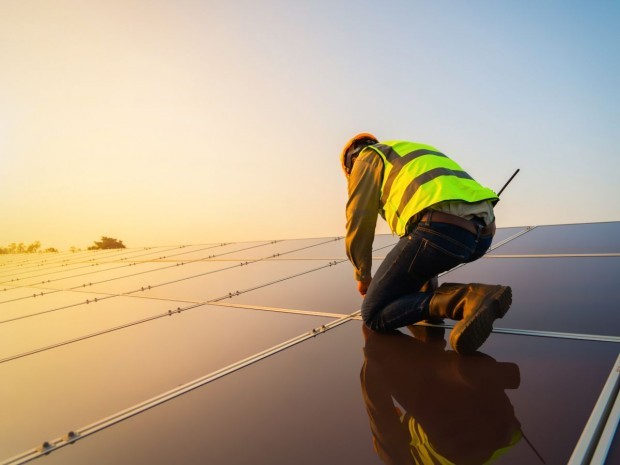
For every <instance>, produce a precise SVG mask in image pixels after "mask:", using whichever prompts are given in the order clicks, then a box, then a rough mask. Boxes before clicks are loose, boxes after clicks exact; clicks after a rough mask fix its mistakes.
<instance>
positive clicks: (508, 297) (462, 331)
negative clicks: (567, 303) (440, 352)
mask: <svg viewBox="0 0 620 465" xmlns="http://www.w3.org/2000/svg"><path fill="white" fill-rule="evenodd" d="M341 164H342V168H343V170H344V173H345V176H346V177H347V182H348V194H349V198H348V202H347V206H346V217H347V224H346V230H347V231H346V240H345V243H346V251H347V256H348V257H349V260H350V261H351V263H352V264H353V267H354V273H355V279H356V281H357V288H358V291H359V293H360V294H361V295H362V296H364V301H363V304H362V312H361V313H362V318H363V320H364V324H365V325H366V326H367V327H368V328H370V329H372V330H375V331H390V330H394V329H397V328H400V327H403V326H407V325H410V324H413V323H416V322H419V321H422V320H430V321H441V320H442V319H444V318H448V319H452V320H458V322H457V323H456V324H455V326H454V328H453V330H452V332H451V335H450V344H451V346H452V348H453V349H454V350H455V351H456V352H458V353H461V354H469V353H473V352H475V351H476V350H477V349H478V347H480V346H481V345H482V344H483V343H484V341H485V340H486V339H487V337H488V336H489V334H490V333H491V330H492V329H493V321H494V320H495V319H496V318H501V317H503V316H504V314H505V313H506V312H507V311H508V309H509V307H510V304H511V302H512V291H511V289H510V287H508V286H500V285H486V284H478V283H470V284H454V283H444V284H442V285H441V286H439V287H437V284H436V283H437V276H438V275H439V274H440V273H442V272H444V271H448V270H450V269H452V268H454V267H455V266H457V265H460V264H462V263H468V262H472V261H474V260H476V259H478V258H480V257H482V256H483V255H484V253H485V252H486V251H487V250H488V248H489V247H490V245H491V241H492V239H493V235H494V234H495V216H494V212H493V205H494V203H495V202H497V200H498V197H497V195H496V194H495V192H493V191H492V190H491V189H488V188H486V187H483V186H481V185H480V184H478V183H477V182H476V181H475V180H474V179H473V178H472V177H471V176H470V175H469V174H467V173H466V172H465V171H463V169H462V168H461V167H460V166H459V165H458V164H457V163H456V162H455V161H453V160H452V159H450V158H449V157H447V156H446V155H444V154H443V153H441V152H440V151H439V150H438V149H436V148H435V147H432V146H430V145H425V144H421V143H416V142H407V141H401V140H396V141H388V142H381V143H380V142H379V141H378V139H377V138H376V137H375V136H373V135H372V134H369V133H361V134H358V135H356V136H355V137H353V138H352V139H351V140H350V141H349V142H348V143H347V144H346V145H345V147H344V149H343V150H342V153H341ZM378 215H381V216H382V217H383V218H384V219H385V220H386V222H387V223H388V225H389V227H390V229H391V230H392V232H393V233H395V234H397V235H398V236H399V237H400V240H399V241H398V243H397V244H396V245H395V246H394V248H393V249H392V250H391V251H390V252H389V253H388V254H387V256H386V257H385V259H384V260H383V262H382V263H381V265H380V266H379V268H378V269H377V271H376V273H375V275H374V277H371V276H372V275H371V272H372V243H373V240H374V233H375V227H376V223H377V216H378ZM433 283H434V285H431V284H433Z"/></svg>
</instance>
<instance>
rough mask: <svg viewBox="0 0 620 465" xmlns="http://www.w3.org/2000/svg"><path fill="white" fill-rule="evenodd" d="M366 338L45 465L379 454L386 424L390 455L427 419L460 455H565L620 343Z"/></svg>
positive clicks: (442, 450)
mask: <svg viewBox="0 0 620 465" xmlns="http://www.w3.org/2000/svg"><path fill="white" fill-rule="evenodd" d="M425 339H426V340H427V342H421V341H422V340H425ZM364 345H365V344H364V338H363V337H362V333H361V325H360V323H359V322H350V323H347V324H345V325H343V326H340V327H338V328H335V329H333V330H330V331H328V332H327V333H325V334H321V335H318V336H317V337H315V338H312V339H310V340H308V341H305V342H303V343H301V344H298V345H296V346H294V347H291V348H289V349H287V350H285V351H283V352H280V353H278V354H276V355H273V356H271V357H269V358H267V359H264V360H262V361H260V362H258V363H255V364H253V365H251V366H248V367H246V368H243V369H242V370H240V371H237V372H235V373H233V374H231V375H229V376H226V377H224V378H221V379H219V380H217V381H215V382H213V383H210V384H208V385H206V386H203V387H201V388H199V389H196V390H194V391H192V392H190V393H188V394H186V395H183V396H181V397H179V398H176V399H174V400H172V401H170V402H167V403H166V404H163V405H160V406H158V407H156V408H153V409H151V410H149V411H146V412H144V413H142V414H140V415H137V416H134V417H132V418H130V419H128V420H126V421H124V422H122V423H120V424H117V425H114V426H112V427H110V428H108V429H106V430H103V431H100V432H98V433H96V434H94V435H92V436H90V437H87V438H85V439H83V440H80V441H78V442H77V443H76V444H74V445H72V446H71V447H65V448H62V449H60V450H58V451H57V452H54V453H52V454H51V455H49V456H48V457H46V458H45V460H46V463H49V464H57V463H58V464H61V463H62V464H73V463H75V464H77V463H89V462H91V461H92V460H94V459H96V460H97V461H99V462H100V463H149V464H170V463H217V464H222V465H225V464H240V463H252V464H287V465H288V464H292V463H294V464H317V463H321V464H324V463H325V464H347V463H355V464H380V463H382V460H381V459H380V458H379V455H378V454H377V453H376V452H375V450H374V447H373V440H372V436H373V434H374V435H375V437H377V438H378V439H379V441H380V442H378V444H379V445H378V450H380V451H381V453H382V454H385V456H388V454H393V453H394V451H397V452H396V453H403V454H405V455H408V454H410V453H411V446H410V443H411V442H412V438H411V436H410V429H409V425H412V424H414V423H415V425H416V429H415V431H417V432H418V433H424V434H425V435H427V436H428V438H429V440H430V441H431V443H432V444H433V446H434V448H435V450H436V451H437V453H438V454H440V455H441V456H443V457H446V458H449V459H450V460H452V462H455V463H465V462H464V460H466V459H468V458H470V459H473V460H475V461H474V462H473V463H482V462H483V461H484V458H488V457H490V456H491V455H492V454H493V453H495V452H497V453H499V452H500V451H503V455H502V456H501V457H500V458H499V459H498V460H497V461H496V462H494V463H498V464H518V465H522V464H524V463H528V464H530V463H542V462H539V459H538V458H537V455H539V456H540V457H542V458H543V459H544V462H545V463H550V464H551V463H554V464H555V463H557V464H559V463H566V462H567V460H568V458H569V456H570V454H571V453H572V450H573V448H574V445H575V443H576V441H577V439H578V438H579V436H580V434H581V431H582V429H583V427H584V425H585V423H586V421H587V419H588V417H589V415H590V412H591V410H592V408H593V406H594V404H595V402H596V399H597V397H598V395H599V393H600V390H601V388H602V386H603V384H604V382H605V380H606V378H607V376H608V374H609V371H610V369H611V367H612V366H613V363H614V361H615V359H616V357H617V347H618V346H617V344H613V343H601V342H586V341H568V340H558V339H551V338H533V337H526V336H510V335H496V334H494V335H492V336H491V337H490V339H489V341H488V342H487V344H486V345H485V346H484V351H483V353H481V354H478V355H477V356H473V357H459V356H456V355H455V354H454V353H453V352H452V351H449V350H448V351H446V350H445V349H444V346H445V340H444V339H443V337H442V336H441V335H439V337H431V336H430V335H429V334H428V333H426V332H424V333H423V334H420V333H418V334H417V338H416V339H414V338H413V337H410V336H407V335H403V334H390V335H371V336H370V337H369V338H368V341H366V349H365V356H366V359H365V357H364V352H363V350H362V349H363V348H364ZM360 373H361V374H362V376H361V377H360ZM576 377H578V379H579V382H578V383H575V382H574V381H575V378H576ZM567 406H570V408H567ZM396 409H398V411H397V410H396ZM455 419H456V420H457V421H455ZM550 432H552V433H553V434H550ZM524 436H525V437H526V438H527V440H526V439H525V438H524ZM413 452H414V453H416V451H415V450H414V451H413ZM417 452H419V449H418V450H417ZM477 460H480V462H478V461H477ZM385 463H391V462H388V461H387V459H386V462H385Z"/></svg>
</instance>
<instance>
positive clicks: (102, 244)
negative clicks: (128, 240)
mask: <svg viewBox="0 0 620 465" xmlns="http://www.w3.org/2000/svg"><path fill="white" fill-rule="evenodd" d="M93 242H94V243H95V245H91V246H90V247H89V248H88V250H100V249H124V248H125V244H123V241H119V240H118V239H114V238H113V237H106V236H101V241H93Z"/></svg>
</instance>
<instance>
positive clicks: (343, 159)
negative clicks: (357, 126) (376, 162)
mask: <svg viewBox="0 0 620 465" xmlns="http://www.w3.org/2000/svg"><path fill="white" fill-rule="evenodd" d="M377 142H379V139H377V138H376V137H375V136H373V135H372V134H370V133H367V132H361V133H359V134H358V135H356V136H355V137H353V138H352V139H351V140H349V142H347V145H345V146H344V148H343V149H342V153H341V154H340V163H341V164H342V171H344V175H345V176H346V177H347V178H348V177H349V175H350V174H351V170H352V169H353V162H354V161H355V159H356V158H357V156H358V155H359V153H360V152H361V151H362V149H363V148H364V147H368V146H369V145H372V144H376V143H377Z"/></svg>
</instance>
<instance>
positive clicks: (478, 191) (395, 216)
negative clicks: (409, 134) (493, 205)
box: [365, 141, 498, 236]
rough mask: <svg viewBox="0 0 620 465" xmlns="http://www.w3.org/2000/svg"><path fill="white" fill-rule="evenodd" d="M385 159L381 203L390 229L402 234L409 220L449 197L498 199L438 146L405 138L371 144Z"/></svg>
mask: <svg viewBox="0 0 620 465" xmlns="http://www.w3.org/2000/svg"><path fill="white" fill-rule="evenodd" d="M368 149H371V150H374V151H375V152H376V153H377V154H379V155H380V156H381V158H382V159H383V166H384V168H383V183H382V186H381V205H382V207H383V212H384V215H385V220H386V221H387V223H388V225H389V226H390V229H391V230H392V231H393V232H394V233H396V234H398V235H399V236H402V235H404V234H405V229H406V226H407V222H408V221H409V219H410V218H411V217H412V216H413V215H415V214H416V213H419V212H421V211H422V210H424V209H425V208H428V207H430V206H431V205H435V204H436V203H439V202H444V201H447V200H462V201H464V202H469V203H474V202H480V201H482V200H497V199H498V197H497V194H495V192H493V191H492V190H491V189H489V188H487V187H483V186H481V185H480V184H478V183H477V182H476V181H475V180H474V179H473V178H472V177H471V176H470V175H469V174H467V173H466V172H465V171H463V169H462V168H461V167H460V166H459V165H458V164H457V163H456V162H455V161H454V160H451V159H450V158H448V157H447V156H446V155H444V154H443V153H441V152H439V151H438V150H437V149H436V148H435V147H431V146H430V145H425V144H418V143H415V142H406V141H388V142H381V143H378V144H374V145H370V146H368V147H367V148H366V149H365V150H368Z"/></svg>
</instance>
